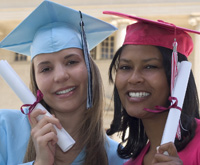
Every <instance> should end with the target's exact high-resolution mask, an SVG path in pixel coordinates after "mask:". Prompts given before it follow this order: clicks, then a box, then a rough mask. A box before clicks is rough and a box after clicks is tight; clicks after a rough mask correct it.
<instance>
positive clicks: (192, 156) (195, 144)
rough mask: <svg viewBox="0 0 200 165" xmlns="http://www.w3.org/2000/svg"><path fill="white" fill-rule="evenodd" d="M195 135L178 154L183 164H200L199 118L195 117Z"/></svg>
mask: <svg viewBox="0 0 200 165" xmlns="http://www.w3.org/2000/svg"><path fill="white" fill-rule="evenodd" d="M196 122H197V128H196V131H195V136H194V137H193V139H192V140H191V141H190V142H189V143H188V144H187V146H186V147H185V148H184V149H183V150H181V151H180V152H179V153H178V154H179V157H180V158H181V160H182V161H183V163H184V164H192V163H194V164H200V140H199V139H200V120H199V119H196Z"/></svg>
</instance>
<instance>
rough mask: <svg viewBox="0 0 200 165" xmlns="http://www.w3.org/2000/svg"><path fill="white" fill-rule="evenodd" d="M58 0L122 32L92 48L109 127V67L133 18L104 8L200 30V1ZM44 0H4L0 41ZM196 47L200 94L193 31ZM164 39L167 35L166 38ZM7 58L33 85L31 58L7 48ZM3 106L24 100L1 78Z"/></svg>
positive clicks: (3, 53)
mask: <svg viewBox="0 0 200 165" xmlns="http://www.w3.org/2000/svg"><path fill="white" fill-rule="evenodd" d="M53 1H54V2H57V3H60V4H62V5H65V6H68V7H71V8H73V9H77V10H81V11H82V12H84V13H87V14H89V15H92V16H94V17H97V18H99V19H102V20H104V21H106V22H108V23H111V24H113V25H114V26H116V27H117V28H118V31H116V32H115V33H113V34H112V35H111V36H110V37H108V38H107V39H106V40H104V41H103V42H102V43H101V44H99V45H98V46H97V47H96V48H94V49H93V50H92V51H91V55H92V57H93V58H94V59H95V61H96V63H97V65H98V66H99V68H100V71H101V74H102V78H103V83H104V89H105V97H106V105H105V116H104V123H105V129H107V128H108V127H109V124H110V122H111V120H112V115H113V111H112V110H113V109H112V103H111V98H112V90H113V87H112V85H109V83H108V67H109V64H110V62H111V59H112V58H113V55H114V53H115V51H116V50H117V49H118V48H119V47H120V45H121V44H122V42H123V39H124V34H125V30H126V29H125V28H126V26H127V25H128V24H131V23H133V21H131V20H126V19H122V18H117V17H114V16H109V15H104V14H102V12H103V11H104V10H111V11H118V12H122V13H126V14H131V15H135V16H139V17H143V18H147V19H151V20H163V21H165V22H169V23H173V24H175V25H177V26H181V27H185V28H189V29H193V30H198V31H200V0H101V1H99V0H53ZM41 2H42V0H17V1H16V0H0V40H2V39H3V38H4V37H5V36H6V35H7V34H8V33H9V32H11V31H12V30H13V29H14V28H15V27H16V26H17V25H18V24H19V23H20V22H21V21H22V20H23V19H24V18H25V17H27V16H28V15H29V14H30V13H31V12H32V11H33V10H34V9H35V8H36V7H37V6H38V5H39V4H40V3H41ZM191 36H192V38H193V41H194V50H193V53H192V54H191V55H190V57H189V60H190V61H191V62H192V64H193V65H192V69H193V72H194V76H195V78H196V83H197V87H198V92H199V94H200V76H199V74H200V64H199V63H200V36H198V35H194V34H191ZM163 39H164V40H165V39H166V40H167V38H163ZM2 59H5V60H7V61H8V62H9V63H10V64H11V66H12V67H13V68H14V69H15V71H16V72H17V73H18V74H19V76H20V77H21V78H22V80H23V81H24V82H25V84H26V85H27V86H29V69H30V68H29V67H30V58H28V57H26V56H23V55H21V54H16V53H13V52H10V51H7V50H3V49H1V50H0V60H2ZM0 94H1V95H0V109H19V108H20V106H21V105H22V102H21V101H20V99H19V98H18V97H17V96H16V95H15V93H14V92H13V91H12V89H10V87H9V86H8V85H7V84H6V83H5V82H4V80H3V79H2V78H0Z"/></svg>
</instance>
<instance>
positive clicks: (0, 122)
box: [0, 109, 30, 133]
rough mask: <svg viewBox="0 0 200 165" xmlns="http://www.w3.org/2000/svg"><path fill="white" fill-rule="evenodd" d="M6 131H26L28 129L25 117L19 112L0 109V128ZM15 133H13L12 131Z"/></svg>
mask: <svg viewBox="0 0 200 165" xmlns="http://www.w3.org/2000/svg"><path fill="white" fill-rule="evenodd" d="M2 127H3V129H4V130H7V131H6V132H7V133H8V131H11V130H13V131H14V130H16V129H17V130H18V131H19V132H21V131H20V130H26V129H30V125H29V121H28V118H27V116H26V115H24V114H22V113H21V111H20V110H14V109H0V128H1V129H2ZM14 132H15V131H14Z"/></svg>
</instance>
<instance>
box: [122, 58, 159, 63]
mask: <svg viewBox="0 0 200 165" xmlns="http://www.w3.org/2000/svg"><path fill="white" fill-rule="evenodd" d="M154 60H156V61H160V60H161V59H160V58H148V59H142V61H143V62H149V61H154ZM119 62H125V63H130V62H131V60H128V59H125V58H121V59H120V60H119Z"/></svg>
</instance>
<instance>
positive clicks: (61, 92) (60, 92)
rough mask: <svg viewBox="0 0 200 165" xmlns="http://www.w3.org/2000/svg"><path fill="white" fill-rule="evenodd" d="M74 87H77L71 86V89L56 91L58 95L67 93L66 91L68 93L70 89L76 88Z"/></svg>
mask: <svg viewBox="0 0 200 165" xmlns="http://www.w3.org/2000/svg"><path fill="white" fill-rule="evenodd" d="M74 89H75V87H73V88H69V89H66V90H63V91H59V92H56V94H57V95H62V94H66V93H68V92H70V91H72V90H74Z"/></svg>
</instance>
